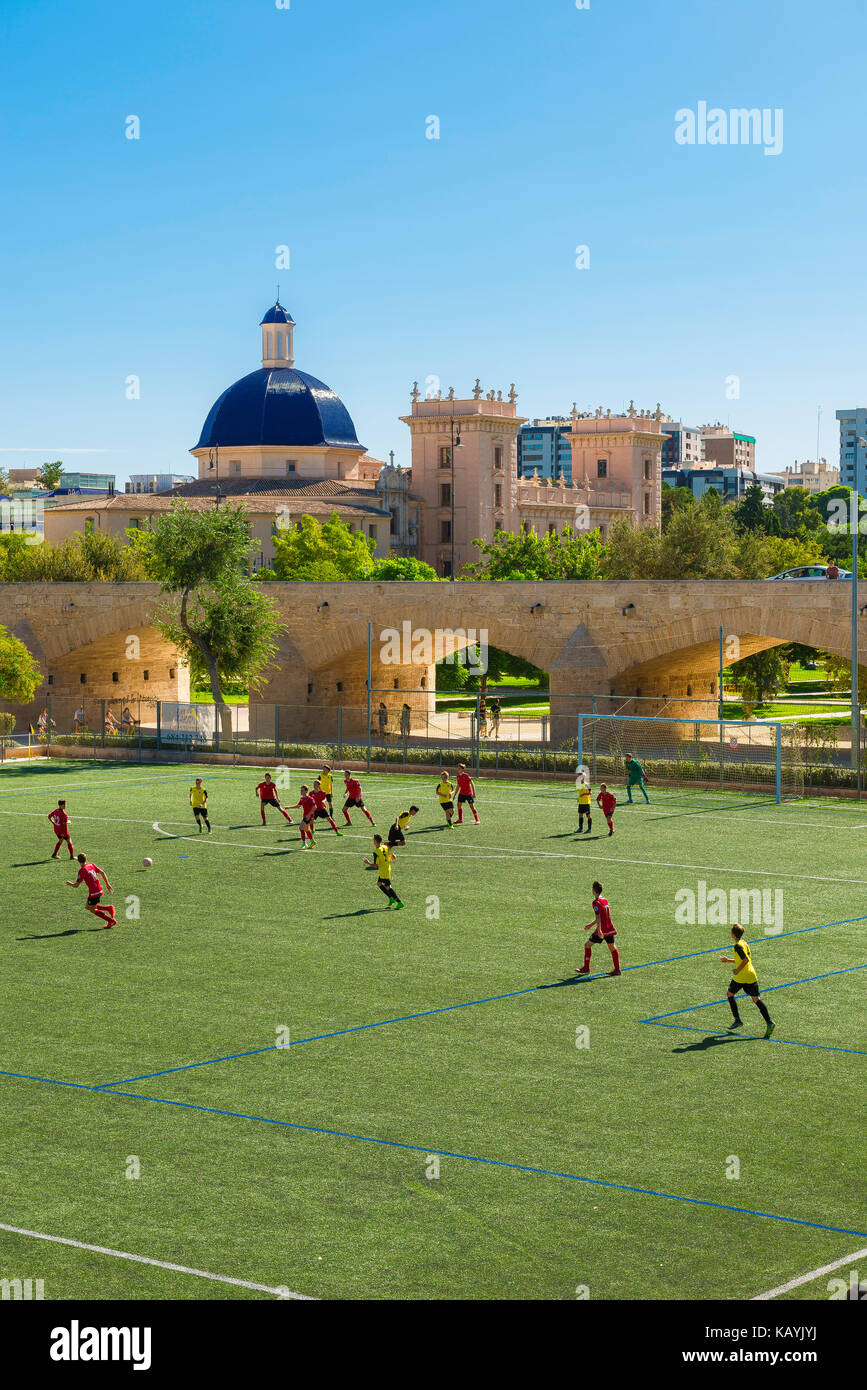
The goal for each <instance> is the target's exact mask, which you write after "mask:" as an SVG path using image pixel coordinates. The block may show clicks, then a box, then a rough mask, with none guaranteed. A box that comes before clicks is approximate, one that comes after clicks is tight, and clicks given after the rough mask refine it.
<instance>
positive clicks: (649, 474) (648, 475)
mask: <svg viewBox="0 0 867 1390" xmlns="http://www.w3.org/2000/svg"><path fill="white" fill-rule="evenodd" d="M652 470H653V464H652V463H651V462H650V459H645V460H644V476H645V479H646V480H647V482H651V481H652V479H653V471H652Z"/></svg>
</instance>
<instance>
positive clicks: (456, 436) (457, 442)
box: [449, 415, 461, 583]
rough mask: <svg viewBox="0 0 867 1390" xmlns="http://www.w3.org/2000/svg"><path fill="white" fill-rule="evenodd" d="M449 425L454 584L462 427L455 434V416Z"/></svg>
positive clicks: (452, 577)
mask: <svg viewBox="0 0 867 1390" xmlns="http://www.w3.org/2000/svg"><path fill="white" fill-rule="evenodd" d="M449 424H450V426H451V449H450V451H449V463H450V464H451V475H452V481H451V487H450V489H449V491H450V494H451V504H452V507H451V512H452V519H451V523H450V526H449V531H450V534H451V540H452V562H451V569H452V572H451V575H450V576H449V578H450V579H451V581H452V583H454V582H455V449H459V448H460V447H461V427H460V425H458V427H457V432H455V417H454V415H452V416H451V418H450V421H449Z"/></svg>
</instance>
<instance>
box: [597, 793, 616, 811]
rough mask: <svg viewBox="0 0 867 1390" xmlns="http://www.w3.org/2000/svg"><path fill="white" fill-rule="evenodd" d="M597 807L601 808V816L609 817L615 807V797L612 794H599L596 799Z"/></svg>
mask: <svg viewBox="0 0 867 1390" xmlns="http://www.w3.org/2000/svg"><path fill="white" fill-rule="evenodd" d="M596 804H597V806H601V807H602V814H603V815H604V816H610V815H611V812H612V811H613V810H614V807H615V806H616V805H617V797H616V796H615V795H614V793H613V792H600V793H599V795H598V796H597V798H596Z"/></svg>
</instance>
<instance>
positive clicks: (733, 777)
mask: <svg viewBox="0 0 867 1390" xmlns="http://www.w3.org/2000/svg"><path fill="white" fill-rule="evenodd" d="M630 753H631V754H632V756H633V758H635V760H636V761H637V762H639V763H640V764H641V766H642V767H643V769H644V772H645V774H646V777H647V779H648V781H650V782H652V783H653V784H654V785H657V786H669V787H679V788H692V789H695V790H697V791H746V792H767V793H769V794H771V795H772V796H774V797H775V798H776V800H777V801H782V800H784V799H789V798H791V797H798V796H802V795H803V791H804V767H803V762H802V758H801V751H800V744H799V741H798V739H797V737H796V733H795V730H794V727H790V726H788V725H785V724H779V723H767V724H766V723H761V724H760V723H757V722H756V721H755V720H743V719H651V718H644V717H641V716H638V715H621V714H582V715H579V717H578V762H579V765H581V766H583V767H586V768H587V770H588V772H589V776H590V780H591V782H592V783H593V784H594V785H598V784H599V782H604V781H606V780H610V781H611V782H612V783H614V784H615V785H616V784H617V783H618V782H619V783H623V782H624V781H625V780H626V770H625V761H626V757H627V755H628V754H630Z"/></svg>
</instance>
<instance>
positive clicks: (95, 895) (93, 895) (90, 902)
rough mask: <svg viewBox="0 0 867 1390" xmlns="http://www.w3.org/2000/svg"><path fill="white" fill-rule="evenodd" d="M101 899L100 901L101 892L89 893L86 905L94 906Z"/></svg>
mask: <svg viewBox="0 0 867 1390" xmlns="http://www.w3.org/2000/svg"><path fill="white" fill-rule="evenodd" d="M101 901H102V894H101V893H91V895H90V897H89V898H88V900H87V906H88V907H96V905H97V903H98V902H101Z"/></svg>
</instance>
